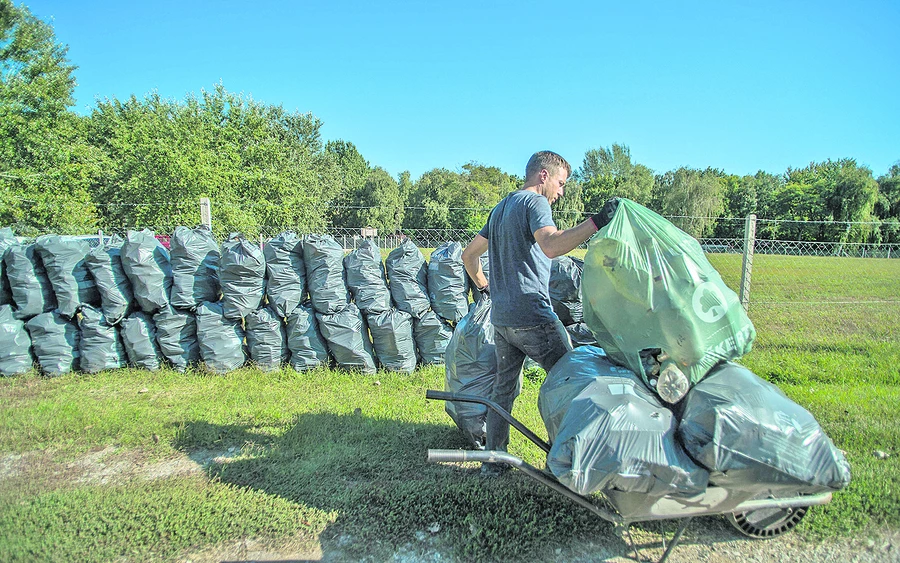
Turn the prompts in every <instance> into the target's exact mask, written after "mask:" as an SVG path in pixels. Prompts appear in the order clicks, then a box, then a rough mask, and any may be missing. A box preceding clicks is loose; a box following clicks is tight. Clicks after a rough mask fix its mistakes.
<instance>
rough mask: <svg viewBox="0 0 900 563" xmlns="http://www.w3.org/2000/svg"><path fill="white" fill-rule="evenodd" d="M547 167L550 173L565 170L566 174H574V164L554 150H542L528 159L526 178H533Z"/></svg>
mask: <svg viewBox="0 0 900 563" xmlns="http://www.w3.org/2000/svg"><path fill="white" fill-rule="evenodd" d="M545 169H546V170H547V172H550V173H553V172H556V171H559V170H565V171H566V176H571V175H572V166H571V165H570V164H569V163H568V162H566V159H564V158H563V157H561V156H560V155H558V154H556V153H555V152H553V151H540V152H536V153H534V154H533V155H531V158H529V159H528V164H526V165H525V180H526V181H527V180H529V179H531V178H532V177H534V175H536V174H538V173H539V172H540V171H541V170H545Z"/></svg>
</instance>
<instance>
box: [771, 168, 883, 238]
mask: <svg viewBox="0 0 900 563" xmlns="http://www.w3.org/2000/svg"><path fill="white" fill-rule="evenodd" d="M785 176H786V179H787V183H789V184H798V185H802V186H804V188H803V190H804V191H812V192H814V193H815V195H816V199H817V202H818V206H819V207H817V208H816V209H814V210H810V211H809V214H810V215H812V217H810V219H811V220H816V221H820V223H819V224H818V226H817V228H815V229H814V231H815V234H814V235H812V237H813V238H809V235H805V236H804V238H803V240H845V241H865V240H870V239H871V238H872V237H873V235H874V228H873V226H872V225H848V224H846V222H870V221H872V220H873V219H874V216H873V211H874V208H875V203H876V201H877V199H878V183H877V182H876V181H875V179H874V178H873V177H872V171H871V170H869V169H868V168H866V167H860V166H858V165H857V163H856V161H855V160H853V159H850V158H844V159H840V160H827V161H825V162H820V163H815V162H814V163H811V164H810V165H809V166H807V167H806V168H802V169H789V170H788V172H787V174H786V175H785ZM810 197H812V196H810ZM776 211H777V213H778V214H780V215H784V212H785V211H788V212H790V210H789V209H783V208H781V207H779V208H778V209H777V210H776ZM793 214H794V215H796V213H793ZM779 218H782V217H779Z"/></svg>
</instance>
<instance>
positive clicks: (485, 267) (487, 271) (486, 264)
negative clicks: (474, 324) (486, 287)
mask: <svg viewBox="0 0 900 563" xmlns="http://www.w3.org/2000/svg"><path fill="white" fill-rule="evenodd" d="M489 254H490V253H488V252H485V253H484V254H482V255H481V270H482V271H483V272H484V277H485V278H486V279H487V281H488V283H489V284H490V282H491V260H490V256H489ZM468 280H469V289H470V290H471V291H472V302H473V303H478V301H480V300H481V292H479V291H478V288H477V287H475V282H474V281H472V278H468Z"/></svg>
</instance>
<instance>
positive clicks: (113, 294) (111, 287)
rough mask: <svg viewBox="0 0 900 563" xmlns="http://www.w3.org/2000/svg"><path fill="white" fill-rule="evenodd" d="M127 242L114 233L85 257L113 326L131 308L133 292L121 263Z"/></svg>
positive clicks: (101, 307) (108, 318) (104, 312)
mask: <svg viewBox="0 0 900 563" xmlns="http://www.w3.org/2000/svg"><path fill="white" fill-rule="evenodd" d="M123 244H124V241H123V240H122V239H121V238H120V237H118V236H115V235H113V236H112V237H110V238H109V239H108V240H107V241H106V242H104V243H103V244H101V245H100V246H98V247H96V248H92V249H91V250H90V252H89V253H88V256H87V258H86V259H85V264H86V265H87V268H88V271H89V272H90V273H91V275H92V276H93V277H94V281H95V282H96V284H97V291H98V292H99V293H100V310H101V311H103V316H104V317H105V319H106V321H105V322H107V323H109V324H111V325H114V324H116V323H118V322H119V321H121V320H122V319H123V318H125V316H126V315H127V314H128V313H129V311H130V310H131V303H132V301H133V300H134V292H133V291H132V289H131V281H130V280H129V279H128V276H127V275H126V274H125V268H124V267H123V266H122V245H123Z"/></svg>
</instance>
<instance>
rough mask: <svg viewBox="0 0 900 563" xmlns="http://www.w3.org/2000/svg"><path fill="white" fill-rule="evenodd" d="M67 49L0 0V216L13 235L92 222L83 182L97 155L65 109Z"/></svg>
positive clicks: (70, 79) (69, 87)
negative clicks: (11, 227) (12, 228)
mask: <svg viewBox="0 0 900 563" xmlns="http://www.w3.org/2000/svg"><path fill="white" fill-rule="evenodd" d="M67 52H68V48H67V47H65V46H64V45H61V44H59V43H57V42H56V38H55V36H54V33H53V28H52V27H51V26H50V25H48V24H46V23H44V22H43V21H41V20H39V19H38V18H36V17H34V16H33V15H32V14H31V12H30V11H29V10H28V8H26V7H25V6H18V7H17V6H15V5H13V3H12V2H11V1H10V0H0V221H2V222H3V223H4V224H7V225H13V226H14V228H15V230H16V231H17V232H18V233H19V234H24V235H35V234H39V233H42V232H48V231H55V232H60V233H85V232H89V231H90V230H92V229H94V228H95V227H96V224H97V211H96V208H95V206H94V205H93V204H92V203H91V197H90V185H91V183H92V181H93V178H94V177H95V176H96V175H97V174H98V171H99V170H100V169H101V168H102V167H103V163H102V155H101V154H99V153H98V152H97V151H95V150H93V149H92V148H91V147H90V146H89V145H88V144H87V143H86V141H85V124H84V120H83V119H81V118H79V117H77V116H76V115H74V114H72V113H70V112H69V111H68V109H67V108H68V107H69V106H71V105H72V103H73V98H72V92H73V89H74V87H75V74H74V72H75V66H74V65H72V64H71V63H70V62H69V60H68V59H67Z"/></svg>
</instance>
